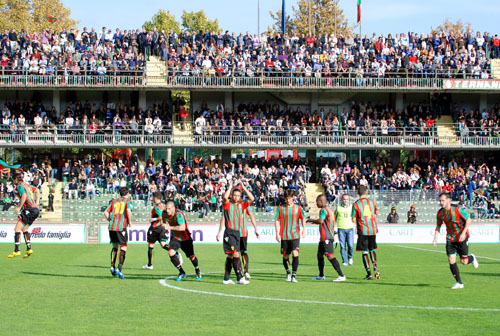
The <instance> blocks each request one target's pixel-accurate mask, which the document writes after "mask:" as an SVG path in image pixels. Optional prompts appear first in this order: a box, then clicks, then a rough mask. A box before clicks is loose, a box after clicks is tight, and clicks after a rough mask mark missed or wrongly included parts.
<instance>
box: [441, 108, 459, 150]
mask: <svg viewBox="0 0 500 336" xmlns="http://www.w3.org/2000/svg"><path fill="white" fill-rule="evenodd" d="M437 135H438V141H439V144H440V145H458V138H457V133H456V130H455V127H454V126H453V119H452V117H451V116H449V115H445V116H441V118H439V121H438V122H437Z"/></svg>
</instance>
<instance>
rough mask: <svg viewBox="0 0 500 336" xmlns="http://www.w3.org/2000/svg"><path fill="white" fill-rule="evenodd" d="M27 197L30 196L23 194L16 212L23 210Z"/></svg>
mask: <svg viewBox="0 0 500 336" xmlns="http://www.w3.org/2000/svg"><path fill="white" fill-rule="evenodd" d="M27 198H28V196H26V194H23V196H21V200H20V201H19V205H18V206H17V207H16V208H15V209H14V211H15V212H19V211H21V209H22V208H23V205H24V203H25V202H26V199H27Z"/></svg>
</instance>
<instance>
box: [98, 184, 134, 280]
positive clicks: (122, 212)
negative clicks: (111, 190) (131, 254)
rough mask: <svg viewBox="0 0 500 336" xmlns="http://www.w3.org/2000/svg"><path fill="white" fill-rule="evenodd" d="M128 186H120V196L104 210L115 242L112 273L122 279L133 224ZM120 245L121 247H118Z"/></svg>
mask: <svg viewBox="0 0 500 336" xmlns="http://www.w3.org/2000/svg"><path fill="white" fill-rule="evenodd" d="M128 197H129V193H128V189H127V187H121V188H120V197H119V198H116V199H113V200H112V201H111V203H110V204H109V206H108V208H107V209H106V210H105V211H104V217H105V218H106V220H108V221H109V240H110V242H111V243H112V244H113V248H112V249H111V269H110V272H111V275H113V276H116V275H118V277H119V278H120V279H125V276H124V275H123V273H122V267H123V263H124V262H125V255H126V254H127V243H128V232H127V227H130V226H132V210H133V209H134V207H133V205H132V201H131V200H130V199H129V198H128ZM118 247H119V249H118ZM118 250H119V251H120V256H119V259H118V270H117V269H116V257H117V255H118Z"/></svg>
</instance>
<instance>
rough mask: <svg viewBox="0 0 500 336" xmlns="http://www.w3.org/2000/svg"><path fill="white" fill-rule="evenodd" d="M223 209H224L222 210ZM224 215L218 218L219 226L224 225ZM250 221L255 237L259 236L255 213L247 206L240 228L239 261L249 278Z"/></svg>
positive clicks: (248, 278)
mask: <svg viewBox="0 0 500 336" xmlns="http://www.w3.org/2000/svg"><path fill="white" fill-rule="evenodd" d="M222 211H224V210H222ZM224 217H225V216H224V215H223V216H222V217H221V219H220V223H219V225H220V226H224ZM249 221H250V223H252V225H253V228H254V230H255V236H256V237H257V239H259V237H260V233H259V230H258V229H257V221H256V220H255V215H254V214H253V212H252V208H250V207H248V208H246V210H245V211H243V225H242V226H241V228H240V252H241V253H240V254H241V262H242V263H243V271H244V273H245V278H246V279H247V280H250V278H251V276H250V272H249V271H248V269H249V264H248V263H249V257H248V222H249Z"/></svg>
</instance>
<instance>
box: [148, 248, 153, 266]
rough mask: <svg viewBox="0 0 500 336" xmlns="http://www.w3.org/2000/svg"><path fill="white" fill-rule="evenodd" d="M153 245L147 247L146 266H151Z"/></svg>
mask: <svg viewBox="0 0 500 336" xmlns="http://www.w3.org/2000/svg"><path fill="white" fill-rule="evenodd" d="M153 253H154V247H148V266H153Z"/></svg>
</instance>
